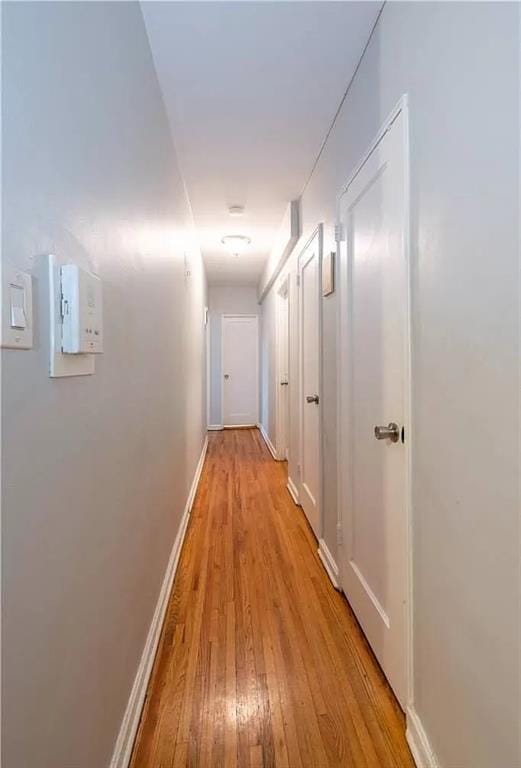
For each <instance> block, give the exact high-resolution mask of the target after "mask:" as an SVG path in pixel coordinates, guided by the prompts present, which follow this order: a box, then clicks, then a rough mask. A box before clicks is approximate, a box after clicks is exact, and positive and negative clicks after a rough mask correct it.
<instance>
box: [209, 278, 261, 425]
mask: <svg viewBox="0 0 521 768" xmlns="http://www.w3.org/2000/svg"><path fill="white" fill-rule="evenodd" d="M208 308H209V312H208V318H209V324H210V391H209V416H208V424H209V426H222V423H223V419H222V365H221V363H222V360H221V332H222V328H221V326H222V323H221V317H222V315H227V314H231V315H233V314H237V315H260V307H259V304H258V302H257V289H256V287H255V286H252V285H231V286H225V285H210V288H209V291H208Z"/></svg>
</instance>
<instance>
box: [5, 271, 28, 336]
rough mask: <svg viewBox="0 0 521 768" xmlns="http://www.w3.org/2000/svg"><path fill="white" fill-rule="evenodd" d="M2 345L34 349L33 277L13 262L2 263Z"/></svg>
mask: <svg viewBox="0 0 521 768" xmlns="http://www.w3.org/2000/svg"><path fill="white" fill-rule="evenodd" d="M1 326H2V330H1V342H2V343H1V346H2V347H8V348H9V349H32V346H33V295H32V278H31V275H30V274H28V273H27V272H22V270H20V269H17V268H16V267H15V266H14V265H13V264H9V263H8V262H4V263H3V264H2V311H1Z"/></svg>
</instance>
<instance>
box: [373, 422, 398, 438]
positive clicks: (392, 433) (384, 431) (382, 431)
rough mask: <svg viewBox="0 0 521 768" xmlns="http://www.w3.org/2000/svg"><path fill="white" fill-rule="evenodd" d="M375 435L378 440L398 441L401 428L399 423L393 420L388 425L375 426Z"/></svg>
mask: <svg viewBox="0 0 521 768" xmlns="http://www.w3.org/2000/svg"><path fill="white" fill-rule="evenodd" d="M374 436H375V437H376V439H377V440H390V441H391V442H392V443H397V442H398V440H399V439H400V428H399V426H398V424H395V423H394V421H391V422H390V423H389V424H388V425H387V426H386V427H375V428H374Z"/></svg>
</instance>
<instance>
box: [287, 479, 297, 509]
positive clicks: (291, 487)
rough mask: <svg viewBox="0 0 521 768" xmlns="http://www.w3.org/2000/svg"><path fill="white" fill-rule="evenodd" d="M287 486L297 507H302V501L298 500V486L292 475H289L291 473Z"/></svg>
mask: <svg viewBox="0 0 521 768" xmlns="http://www.w3.org/2000/svg"><path fill="white" fill-rule="evenodd" d="M286 488H287V489H288V491H289V495H290V496H291V498H292V499H293V501H294V502H295V504H296V505H297V507H300V501H299V500H298V490H297V486H296V485H295V483H294V482H293V480H292V479H291V477H289V475H288V482H287V485H286Z"/></svg>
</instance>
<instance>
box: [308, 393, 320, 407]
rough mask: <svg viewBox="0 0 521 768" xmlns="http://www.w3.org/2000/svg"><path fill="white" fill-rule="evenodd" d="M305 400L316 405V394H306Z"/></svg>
mask: <svg viewBox="0 0 521 768" xmlns="http://www.w3.org/2000/svg"><path fill="white" fill-rule="evenodd" d="M306 402H308V403H316V404H317V405H318V395H306Z"/></svg>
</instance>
